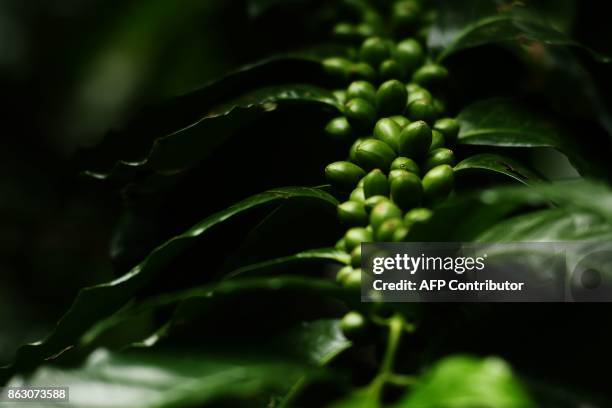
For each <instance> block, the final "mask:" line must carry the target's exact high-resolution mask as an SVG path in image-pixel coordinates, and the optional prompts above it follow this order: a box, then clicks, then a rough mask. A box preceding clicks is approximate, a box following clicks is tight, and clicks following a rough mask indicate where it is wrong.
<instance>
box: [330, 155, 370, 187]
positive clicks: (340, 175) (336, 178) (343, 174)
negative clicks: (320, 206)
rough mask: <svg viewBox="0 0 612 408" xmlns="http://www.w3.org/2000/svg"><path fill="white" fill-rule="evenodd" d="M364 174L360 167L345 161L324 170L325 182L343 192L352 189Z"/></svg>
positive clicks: (332, 164)
mask: <svg viewBox="0 0 612 408" xmlns="http://www.w3.org/2000/svg"><path fill="white" fill-rule="evenodd" d="M365 174H366V173H365V171H364V170H363V169H362V168H361V167H359V166H357V165H356V164H353V163H351V162H347V161H339V162H334V163H331V164H329V165H328V166H327V167H326V168H325V177H326V178H327V181H328V182H329V183H330V184H331V185H332V186H334V187H336V188H338V189H340V190H343V191H351V190H352V189H354V188H355V186H356V185H357V183H359V180H361V178H362V177H364V176H365Z"/></svg>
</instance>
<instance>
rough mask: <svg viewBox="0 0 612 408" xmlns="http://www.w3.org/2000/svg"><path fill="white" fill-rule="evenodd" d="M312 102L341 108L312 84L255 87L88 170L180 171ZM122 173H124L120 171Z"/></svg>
mask: <svg viewBox="0 0 612 408" xmlns="http://www.w3.org/2000/svg"><path fill="white" fill-rule="evenodd" d="M305 105H314V106H318V107H320V108H321V109H326V110H329V111H331V112H333V111H336V112H337V111H338V110H340V109H341V105H340V104H339V103H338V102H337V101H336V99H335V98H334V96H333V95H332V93H331V92H330V91H327V90H325V89H323V88H319V87H316V86H313V85H304V84H292V85H279V86H275V87H268V88H262V89H258V90H257V91H254V92H252V93H249V94H246V95H243V96H241V97H240V98H238V99H235V100H232V101H231V102H227V103H224V104H222V105H218V106H216V107H215V108H213V109H211V110H210V111H208V113H206V114H205V115H204V116H203V117H202V118H201V119H199V120H197V121H196V122H194V123H192V124H190V125H188V126H186V127H184V128H182V129H179V130H176V131H174V132H172V133H170V134H168V135H165V136H162V137H159V138H157V139H156V140H155V141H154V142H153V145H152V147H151V148H150V150H149V152H148V153H147V154H146V155H145V157H143V158H141V159H138V160H119V161H118V162H117V163H116V164H115V165H114V167H113V168H112V169H111V170H110V171H108V172H104V171H102V172H96V171H88V172H86V174H87V175H89V176H92V177H94V178H97V179H101V180H105V179H108V178H111V177H123V178H126V177H129V176H128V175H129V174H132V173H135V172H136V171H142V170H148V171H154V172H158V173H162V174H165V175H168V174H174V173H177V172H181V171H184V170H186V169H189V168H191V167H193V166H194V165H196V164H197V163H198V162H200V161H202V160H204V159H205V158H206V157H208V156H210V155H211V154H213V152H214V151H215V149H216V148H217V147H219V146H220V145H221V144H223V143H224V142H226V141H227V140H228V139H229V138H231V137H232V136H233V135H235V134H236V132H237V131H238V130H239V129H242V128H245V127H246V126H248V125H249V123H252V122H253V121H255V120H256V119H258V118H260V117H262V116H263V115H266V114H269V113H271V112H274V111H276V110H279V109H282V108H285V107H287V106H305ZM124 173H127V175H126V174H124Z"/></svg>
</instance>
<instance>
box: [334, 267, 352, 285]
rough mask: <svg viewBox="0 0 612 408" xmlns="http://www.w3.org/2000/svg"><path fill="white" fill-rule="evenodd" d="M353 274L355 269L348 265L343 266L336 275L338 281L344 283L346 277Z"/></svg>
mask: <svg viewBox="0 0 612 408" xmlns="http://www.w3.org/2000/svg"><path fill="white" fill-rule="evenodd" d="M351 272H353V267H352V266H350V265H346V266H343V267H342V268H341V269H340V270H339V271H338V272H337V273H336V281H337V282H340V283H342V282H344V280H345V279H346V277H347V276H348V275H349V274H350V273H351Z"/></svg>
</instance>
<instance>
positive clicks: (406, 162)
mask: <svg viewBox="0 0 612 408" xmlns="http://www.w3.org/2000/svg"><path fill="white" fill-rule="evenodd" d="M393 170H406V171H409V172H411V173H414V174H417V175H418V174H420V173H421V170H420V169H419V165H418V164H417V163H416V162H415V161H414V160H412V159H409V158H408V157H398V158H396V159H395V160H393V162H392V163H391V171H393Z"/></svg>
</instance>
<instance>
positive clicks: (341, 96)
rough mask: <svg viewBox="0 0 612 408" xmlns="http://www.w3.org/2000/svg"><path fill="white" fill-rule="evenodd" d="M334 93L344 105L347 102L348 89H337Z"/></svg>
mask: <svg viewBox="0 0 612 408" xmlns="http://www.w3.org/2000/svg"><path fill="white" fill-rule="evenodd" d="M333 94H334V98H336V100H337V101H338V102H339V103H341V104H342V105H344V104H345V103H346V91H345V90H344V89H336V90H334V91H333Z"/></svg>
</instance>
